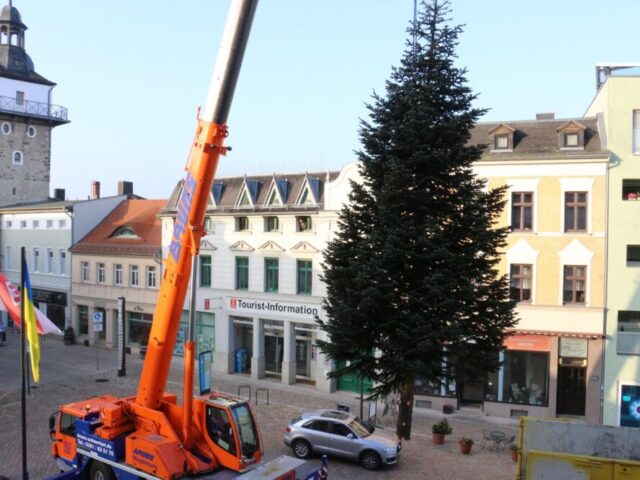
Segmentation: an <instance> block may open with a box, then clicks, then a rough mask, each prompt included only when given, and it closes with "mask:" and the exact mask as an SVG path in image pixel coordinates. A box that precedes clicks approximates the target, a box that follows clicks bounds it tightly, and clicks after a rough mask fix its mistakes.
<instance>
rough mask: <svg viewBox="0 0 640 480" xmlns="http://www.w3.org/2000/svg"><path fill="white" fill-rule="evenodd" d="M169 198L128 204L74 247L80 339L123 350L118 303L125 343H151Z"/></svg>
mask: <svg viewBox="0 0 640 480" xmlns="http://www.w3.org/2000/svg"><path fill="white" fill-rule="evenodd" d="M165 204H166V200H125V201H123V202H122V203H120V205H118V207H116V208H115V209H114V210H113V211H112V212H111V213H110V214H109V215H108V216H107V217H105V219H104V220H103V221H102V222H101V223H100V224H98V225H97V226H96V227H95V228H94V229H93V230H91V231H90V232H89V233H88V234H87V235H86V236H85V237H83V238H82V239H81V240H80V241H78V242H77V243H75V244H74V245H73V246H72V247H71V249H70V250H71V252H72V254H73V255H72V265H71V269H72V270H71V282H72V287H71V292H72V296H71V299H72V326H73V328H74V331H75V332H76V336H77V338H78V340H79V341H82V342H86V344H95V343H102V344H104V345H105V346H106V347H116V346H117V333H118V325H117V319H118V299H119V298H124V299H125V312H124V321H125V324H124V327H125V344H126V345H128V346H133V347H134V348H136V347H138V346H139V345H140V344H146V341H147V338H148V335H149V330H150V329H151V321H152V317H153V312H154V311H155V306H156V297H157V294H158V288H159V285H160V279H161V258H160V252H161V245H160V239H161V226H160V221H159V219H158V217H157V215H158V213H159V211H160V209H161V208H162V207H164V205H165Z"/></svg>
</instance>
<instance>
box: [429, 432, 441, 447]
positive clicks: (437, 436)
mask: <svg viewBox="0 0 640 480" xmlns="http://www.w3.org/2000/svg"><path fill="white" fill-rule="evenodd" d="M431 435H432V436H431V440H432V441H433V443H435V444H436V445H442V444H443V443H444V433H432V434H431Z"/></svg>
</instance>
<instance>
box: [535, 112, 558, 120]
mask: <svg viewBox="0 0 640 480" xmlns="http://www.w3.org/2000/svg"><path fill="white" fill-rule="evenodd" d="M555 118H556V114H555V113H553V112H549V113H536V120H553V119H555Z"/></svg>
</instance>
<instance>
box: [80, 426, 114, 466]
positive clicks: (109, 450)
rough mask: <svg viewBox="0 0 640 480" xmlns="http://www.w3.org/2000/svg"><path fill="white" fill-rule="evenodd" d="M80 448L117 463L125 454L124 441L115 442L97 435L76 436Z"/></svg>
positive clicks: (81, 434) (82, 434)
mask: <svg viewBox="0 0 640 480" xmlns="http://www.w3.org/2000/svg"><path fill="white" fill-rule="evenodd" d="M76 440H77V442H78V447H80V448H83V449H85V450H89V451H91V452H94V453H97V454H98V455H99V456H100V457H102V458H106V459H108V460H113V461H114V462H117V461H118V460H120V458H122V456H123V452H124V448H123V447H124V439H116V440H114V441H113V442H111V441H109V440H105V439H103V438H100V437H96V436H95V435H86V434H84V433H81V432H78V433H77V434H76Z"/></svg>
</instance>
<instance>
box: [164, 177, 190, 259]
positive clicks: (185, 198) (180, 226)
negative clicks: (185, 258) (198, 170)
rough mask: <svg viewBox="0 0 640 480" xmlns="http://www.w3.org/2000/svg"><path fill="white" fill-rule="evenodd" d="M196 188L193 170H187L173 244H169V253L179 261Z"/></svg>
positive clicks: (174, 229)
mask: <svg viewBox="0 0 640 480" xmlns="http://www.w3.org/2000/svg"><path fill="white" fill-rule="evenodd" d="M195 189H196V181H195V179H194V178H193V177H192V176H191V172H189V171H187V176H186V178H185V179H184V187H183V188H182V194H181V195H180V199H179V200H178V208H177V210H178V211H177V214H176V223H175V225H174V226H173V238H172V239H171V245H169V253H171V256H172V257H173V259H174V260H175V261H176V263H178V258H179V257H180V251H181V250H182V243H181V241H180V237H181V236H182V234H184V231H185V230H186V228H187V222H188V220H189V210H191V204H192V203H193V193H194V192H195Z"/></svg>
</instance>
